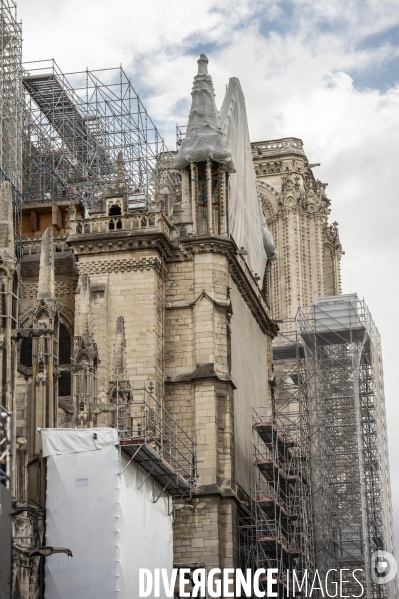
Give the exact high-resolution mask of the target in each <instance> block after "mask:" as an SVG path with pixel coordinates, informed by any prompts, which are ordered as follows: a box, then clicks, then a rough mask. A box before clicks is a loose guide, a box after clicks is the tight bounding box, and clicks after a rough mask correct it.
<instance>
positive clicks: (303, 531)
mask: <svg viewBox="0 0 399 599" xmlns="http://www.w3.org/2000/svg"><path fill="white" fill-rule="evenodd" d="M273 357H274V369H275V374H276V383H275V389H274V396H273V398H272V401H271V403H270V405H268V406H266V407H262V408H254V409H253V418H252V431H253V448H254V467H253V486H252V501H251V505H252V513H251V516H250V518H248V517H247V518H245V517H242V518H241V519H240V522H239V540H240V547H239V549H240V553H241V558H242V561H243V562H244V564H245V567H250V568H252V569H254V570H256V569H259V568H265V569H267V568H275V569H277V571H278V573H277V574H276V575H275V579H276V580H277V589H278V596H279V597H294V596H295V597H297V596H302V597H306V596H307V595H306V594H305V589H303V591H302V592H301V591H299V589H298V586H295V590H294V585H293V578H292V577H293V574H292V572H293V570H295V576H296V577H297V580H298V581H301V580H302V579H303V578H304V577H308V578H309V579H311V577H312V573H313V572H314V569H315V565H314V564H315V560H314V551H313V549H314V541H313V532H312V526H313V521H312V506H311V485H310V451H309V426H308V407H307V394H306V376H305V368H304V366H305V364H304V351H303V347H302V346H301V345H300V343H299V342H298V335H297V332H296V329H295V322H294V321H286V322H285V325H284V326H283V327H281V330H280V332H279V335H278V337H277V339H276V340H275V346H274V348H273ZM263 583H264V584H265V585H266V583H267V580H266V579H264V580H263ZM274 590H276V588H275V589H274Z"/></svg>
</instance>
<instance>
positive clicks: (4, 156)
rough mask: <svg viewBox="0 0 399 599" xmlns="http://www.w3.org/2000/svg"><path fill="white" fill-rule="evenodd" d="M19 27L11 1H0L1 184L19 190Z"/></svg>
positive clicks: (20, 52) (20, 59)
mask: <svg viewBox="0 0 399 599" xmlns="http://www.w3.org/2000/svg"><path fill="white" fill-rule="evenodd" d="M22 113H23V93H22V26H21V23H18V21H17V9H16V4H15V2H13V0H0V167H1V180H4V179H5V178H7V179H9V180H10V181H11V182H12V183H13V185H15V186H16V187H17V188H20V186H21V156H22Z"/></svg>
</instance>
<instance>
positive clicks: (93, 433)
mask: <svg viewBox="0 0 399 599" xmlns="http://www.w3.org/2000/svg"><path fill="white" fill-rule="evenodd" d="M40 433H41V437H42V448H43V457H45V458H47V457H48V456H50V455H59V454H65V453H80V452H81V451H91V450H94V449H103V448H104V447H110V446H115V445H119V439H118V431H117V430H116V429H114V428H106V427H103V428H86V429H80V430H79V431H77V430H74V429H70V428H56V429H54V428H50V429H46V428H42V429H41V431H40Z"/></svg>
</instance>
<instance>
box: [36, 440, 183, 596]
mask: <svg viewBox="0 0 399 599" xmlns="http://www.w3.org/2000/svg"><path fill="white" fill-rule="evenodd" d="M115 432H116V431H115V430H114V429H104V428H103V429H87V430H76V429H69V430H68V429H61V430H60V429H58V430H57V429H52V430H50V429H45V430H42V438H43V444H44V446H45V447H46V455H47V456H48V458H47V497H46V545H50V546H57V547H66V548H68V549H70V550H71V551H72V553H73V557H72V558H71V557H68V556H67V555H65V554H55V555H52V556H50V557H48V558H47V559H46V591H45V598H46V599H77V598H79V599H86V598H87V599H89V598H99V599H112V598H113V597H115V598H118V599H133V598H135V597H139V568H148V569H150V570H154V569H155V568H167V569H168V572H169V575H170V571H171V569H172V567H173V541H172V517H171V516H169V510H168V499H167V494H166V493H162V494H161V497H160V498H159V500H158V501H157V502H156V503H154V502H153V499H156V498H157V497H158V495H159V494H160V493H161V491H162V488H161V487H160V486H159V485H158V484H157V483H155V484H154V483H153V480H152V478H151V477H149V478H147V479H146V480H145V478H146V473H144V471H142V470H141V469H140V468H139V467H138V466H137V465H136V464H134V463H131V464H129V465H128V466H127V468H126V470H125V471H124V472H123V474H122V475H121V476H120V475H119V471H120V470H119V468H121V471H122V470H123V468H124V467H125V465H127V464H128V460H129V458H127V457H125V456H124V455H123V454H122V459H121V464H119V455H118V449H117V448H116V447H115ZM90 435H91V438H92V439H93V441H96V442H100V445H102V446H97V448H94V449H93V446H92V441H91V440H90V438H89V437H90ZM93 435H97V439H94V438H93ZM74 446H75V447H76V448H78V449H77V451H76V452H72V451H71V449H73V447H74ZM85 446H86V449H84V447H85ZM161 586H162V585H161ZM160 596H161V597H165V595H163V594H162V592H161V595H160Z"/></svg>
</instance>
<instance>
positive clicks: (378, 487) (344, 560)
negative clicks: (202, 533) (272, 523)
mask: <svg viewBox="0 0 399 599" xmlns="http://www.w3.org/2000/svg"><path fill="white" fill-rule="evenodd" d="M298 327H299V331H300V334H301V337H302V339H303V341H304V349H305V354H306V371H307V388H308V403H309V411H310V414H311V419H310V422H309V426H310V431H311V436H310V438H311V460H312V485H313V510H314V524H315V554H316V556H317V567H318V569H319V571H320V572H321V574H322V575H324V576H325V574H326V572H327V571H328V570H330V569H337V570H338V571H339V570H340V569H345V568H347V569H348V570H349V571H351V572H353V571H354V569H358V570H359V571H358V572H357V574H356V576H357V578H358V579H359V580H360V582H361V583H362V585H363V587H364V594H362V595H360V596H362V597H367V598H368V599H370V598H373V599H374V598H376V599H377V598H378V599H385V598H388V597H391V598H392V597H397V594H396V593H397V590H396V582H395V581H394V580H392V581H391V582H389V583H388V584H381V583H379V581H378V576H379V570H378V569H377V568H376V562H378V552H379V551H387V552H389V553H391V554H392V555H394V544H393V538H392V509H391V501H390V495H389V466H388V456H387V436H386V419H385V407H384V391H383V382H382V381H383V379H382V362H381V346H380V337H379V334H378V331H377V329H376V327H375V325H374V323H373V321H372V318H371V316H370V313H369V311H368V309H367V307H366V305H365V303H364V302H363V301H360V300H359V299H358V298H357V296H356V295H346V296H345V295H341V296H335V297H324V298H319V299H316V300H315V304H314V305H313V306H312V307H310V308H301V309H300V310H299V313H298ZM372 569H373V571H372ZM348 580H349V582H348V583H347V584H346V585H345V592H346V594H348V595H350V594H353V595H357V596H359V588H360V587H359V585H358V584H357V583H356V582H355V581H354V580H353V579H352V578H348Z"/></svg>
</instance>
